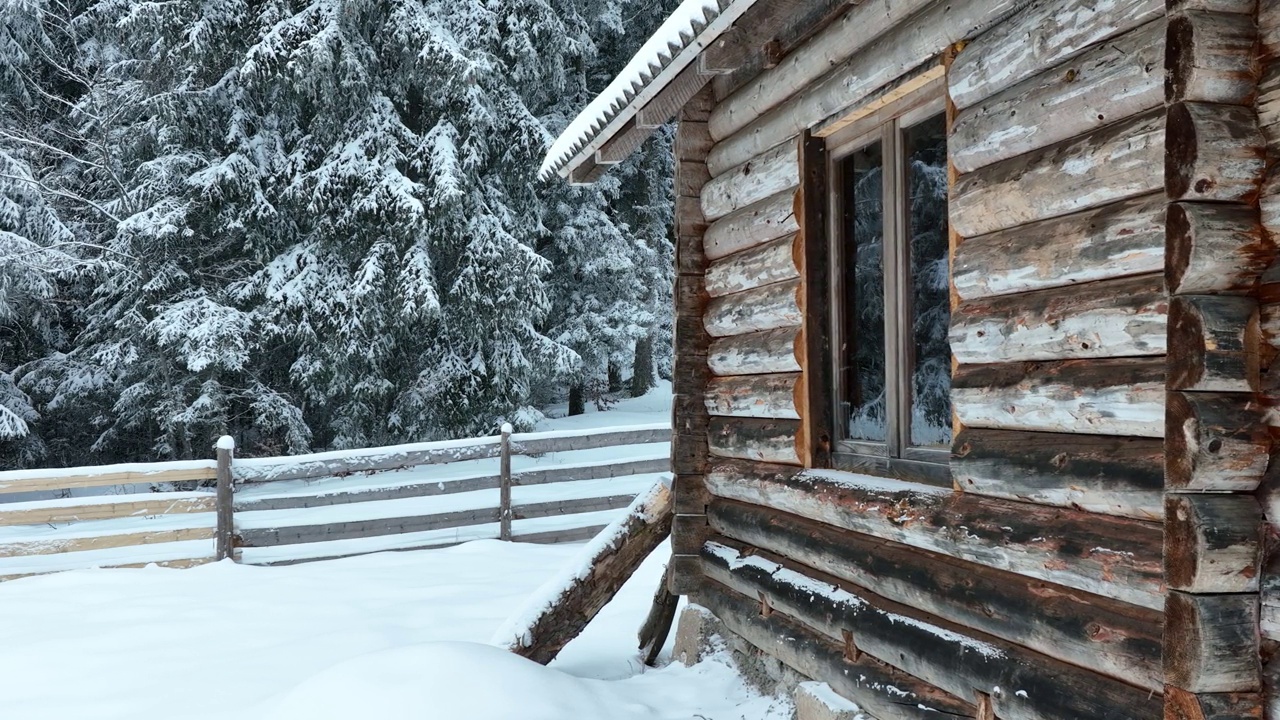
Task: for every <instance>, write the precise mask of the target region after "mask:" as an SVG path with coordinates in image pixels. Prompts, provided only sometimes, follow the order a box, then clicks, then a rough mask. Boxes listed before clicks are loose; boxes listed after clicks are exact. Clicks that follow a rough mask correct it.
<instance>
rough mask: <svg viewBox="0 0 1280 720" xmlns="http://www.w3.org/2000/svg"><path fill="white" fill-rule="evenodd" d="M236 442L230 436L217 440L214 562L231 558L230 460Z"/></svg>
mask: <svg viewBox="0 0 1280 720" xmlns="http://www.w3.org/2000/svg"><path fill="white" fill-rule="evenodd" d="M235 451H236V441H235V439H233V438H232V437H231V436H230V435H223V436H222V437H220V438H218V444H217V457H218V495H217V499H216V501H215V502H216V503H217V508H218V510H217V523H218V526H217V530H216V535H215V544H214V554H213V558H214V560H225V559H227V558H229V557H232V550H233V545H234V538H235V509H234V507H233V503H234V498H235V488H234V485H233V479H232V477H231V460H232V457H233V456H234V455H235Z"/></svg>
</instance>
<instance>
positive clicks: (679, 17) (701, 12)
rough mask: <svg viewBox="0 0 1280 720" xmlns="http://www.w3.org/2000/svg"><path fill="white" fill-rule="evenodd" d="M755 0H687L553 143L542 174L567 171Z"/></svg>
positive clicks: (631, 114) (606, 138)
mask: <svg viewBox="0 0 1280 720" xmlns="http://www.w3.org/2000/svg"><path fill="white" fill-rule="evenodd" d="M754 4H755V0H684V2H682V3H681V4H680V7H678V8H676V11H675V12H673V13H672V14H671V16H670V17H668V18H667V20H666V22H664V23H662V27H660V28H658V31H657V32H655V33H654V34H653V37H651V38H649V40H648V42H646V43H645V44H644V45H643V46H642V47H641V48H640V51H639V52H637V53H636V54H635V57H633V58H631V62H629V63H627V66H626V67H625V68H623V69H622V72H621V73H619V74H618V76H617V77H616V78H614V79H613V82H611V83H609V87H607V88H605V89H604V92H602V93H600V94H599V95H598V96H596V98H595V99H594V100H592V101H591V104H589V105H587V107H586V108H585V109H584V110H583V111H582V112H581V113H579V114H578V117H576V118H574V120H573V122H571V123H569V126H568V127H566V128H565V129H564V132H562V133H561V134H560V137H558V138H556V140H555V142H554V143H552V144H551V149H550V150H548V151H547V157H546V159H544V160H543V161H542V167H541V169H539V170H538V177H539V178H541V179H543V180H546V179H548V178H550V177H551V176H552V175H553V174H559V175H560V176H561V177H567V176H568V175H569V172H570V171H571V170H573V168H575V167H577V166H578V165H581V164H582V162H583V159H584V158H585V157H586V156H589V155H590V154H591V153H594V152H595V151H596V150H597V149H598V148H599V147H600V146H601V145H603V144H604V143H605V142H607V141H608V140H609V139H610V138H611V137H613V136H614V134H616V133H617V132H618V131H619V130H620V129H622V127H623V125H625V124H626V122H627V121H628V120H630V119H631V118H632V117H634V116H635V114H636V112H637V111H638V110H639V109H640V108H642V107H644V105H645V104H646V103H648V102H649V100H651V99H652V98H653V97H654V96H655V95H657V94H658V92H660V91H661V90H662V89H663V87H665V86H666V85H667V84H668V83H670V82H671V80H672V79H674V78H675V76H676V75H678V74H679V73H680V71H681V70H684V69H685V68H686V67H688V66H689V65H690V64H691V63H692V62H693V61H694V60H696V59H697V57H698V55H699V54H700V53H701V52H702V49H703V48H705V47H707V46H708V45H710V44H711V43H712V42H714V41H715V39H716V38H717V37H719V36H720V34H721V33H723V32H724V31H725V30H727V29H728V28H729V26H730V25H732V24H733V23H734V22H735V21H736V20H737V19H738V18H739V17H741V16H742V14H743V13H745V12H746V11H747V10H748V9H750V8H751V6H752V5H754Z"/></svg>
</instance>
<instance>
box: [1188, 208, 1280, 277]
mask: <svg viewBox="0 0 1280 720" xmlns="http://www.w3.org/2000/svg"><path fill="white" fill-rule="evenodd" d="M1167 227H1168V250H1167V265H1166V270H1165V281H1166V283H1167V284H1168V285H1169V292H1171V293H1174V294H1178V295H1190V294H1196V293H1248V292H1251V291H1253V290H1254V289H1255V288H1256V287H1257V284H1258V277H1259V276H1260V275H1261V274H1262V273H1263V272H1264V271H1265V270H1266V269H1267V266H1268V265H1270V264H1271V259H1272V257H1273V255H1274V253H1273V247H1272V245H1271V243H1270V242H1268V241H1267V240H1266V239H1265V238H1264V237H1263V235H1262V226H1261V224H1260V223H1259V218H1258V211H1257V210H1255V209H1253V208H1251V207H1248V206H1243V205H1217V204H1210V203H1174V204H1171V205H1169V211H1168V219H1167Z"/></svg>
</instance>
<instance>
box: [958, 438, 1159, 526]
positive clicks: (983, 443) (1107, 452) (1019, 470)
mask: <svg viewBox="0 0 1280 720" xmlns="http://www.w3.org/2000/svg"><path fill="white" fill-rule="evenodd" d="M952 448H953V449H952V454H951V474H952V477H953V479H954V480H955V483H956V486H957V487H959V488H960V489H961V490H963V491H965V492H967V493H974V494H977V495H985V496H987V497H999V498H1005V499H1007V500H1023V501H1027V502H1034V503H1039V504H1041V505H1053V506H1055V507H1067V508H1075V509H1077V510H1085V511H1088V512H1096V513H1103V514H1106V515H1118V516H1121V517H1133V518H1140V519H1143V520H1163V519H1164V493H1163V490H1164V443H1163V442H1162V441H1160V440H1159V439H1156V438H1134V437H1108V436H1105V435H1066V434H1060V433H1027V432H1016V431H1011V430H983V429H978V428H965V429H964V430H962V431H961V432H960V433H959V434H958V435H956V439H955V441H954V443H953V445H952Z"/></svg>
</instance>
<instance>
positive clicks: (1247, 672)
mask: <svg viewBox="0 0 1280 720" xmlns="http://www.w3.org/2000/svg"><path fill="white" fill-rule="evenodd" d="M1164 669H1165V676H1166V679H1167V682H1168V683H1169V684H1170V685H1174V686H1176V687H1179V688H1182V689H1183V690H1187V691H1190V692H1194V693H1203V692H1208V693H1214V692H1247V691H1252V690H1260V689H1261V687H1262V682H1261V680H1262V679H1261V672H1262V669H1261V666H1260V664H1259V661H1258V601H1257V596H1256V595H1250V594H1233V595H1191V594H1189V593H1182V592H1174V591H1171V592H1170V593H1169V598H1168V602H1167V603H1166V605H1165V653H1164Z"/></svg>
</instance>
